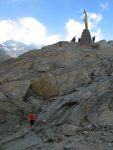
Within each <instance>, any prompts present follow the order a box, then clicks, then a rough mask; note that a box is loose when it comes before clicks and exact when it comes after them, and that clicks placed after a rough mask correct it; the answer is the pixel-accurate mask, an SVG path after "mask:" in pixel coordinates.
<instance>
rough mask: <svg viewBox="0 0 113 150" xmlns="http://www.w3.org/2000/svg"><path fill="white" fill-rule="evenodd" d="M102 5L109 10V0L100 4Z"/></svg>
mask: <svg viewBox="0 0 113 150" xmlns="http://www.w3.org/2000/svg"><path fill="white" fill-rule="evenodd" d="M100 7H101V8H102V9H103V10H107V9H108V7H109V2H108V1H106V2H105V3H101V4H100Z"/></svg>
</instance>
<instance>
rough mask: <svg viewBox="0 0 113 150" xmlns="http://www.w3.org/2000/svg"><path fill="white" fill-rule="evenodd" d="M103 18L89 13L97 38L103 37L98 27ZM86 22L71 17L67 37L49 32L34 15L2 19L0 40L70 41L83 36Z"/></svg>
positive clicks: (93, 31) (31, 42) (92, 31)
mask: <svg viewBox="0 0 113 150" xmlns="http://www.w3.org/2000/svg"><path fill="white" fill-rule="evenodd" d="M101 20H102V15H101V14H96V13H88V23H89V30H90V32H91V35H92V36H96V40H100V39H102V37H103V36H102V31H101V29H100V28H99V27H98V24H99V22H100V21H101ZM84 28H85V27H84V22H78V21H76V20H74V19H69V20H68V21H67V22H66V24H65V32H66V35H65V37H64V36H63V35H62V34H61V33H60V34H59V33H57V34H49V31H48V30H47V27H46V26H45V25H44V24H43V23H41V22H39V21H38V20H36V19H35V18H33V17H23V18H19V19H17V20H10V19H9V20H1V21H0V42H1V43H2V42H4V41H6V40H9V39H13V40H16V41H20V42H23V43H25V44H36V45H39V46H41V45H48V44H53V43H56V42H58V41H61V40H68V41H70V40H71V39H72V37H73V36H75V35H76V37H81V34H82V31H83V29H84Z"/></svg>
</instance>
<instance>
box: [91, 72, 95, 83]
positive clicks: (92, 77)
mask: <svg viewBox="0 0 113 150" xmlns="http://www.w3.org/2000/svg"><path fill="white" fill-rule="evenodd" d="M90 78H91V81H94V80H95V70H93V71H92V72H91V75H90Z"/></svg>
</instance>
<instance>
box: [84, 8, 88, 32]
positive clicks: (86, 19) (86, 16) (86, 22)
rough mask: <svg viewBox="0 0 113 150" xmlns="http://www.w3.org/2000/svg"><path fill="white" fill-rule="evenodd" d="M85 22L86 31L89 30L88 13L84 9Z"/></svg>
mask: <svg viewBox="0 0 113 150" xmlns="http://www.w3.org/2000/svg"><path fill="white" fill-rule="evenodd" d="M84 15H85V17H84V22H85V29H88V15H87V13H86V10H85V9H84Z"/></svg>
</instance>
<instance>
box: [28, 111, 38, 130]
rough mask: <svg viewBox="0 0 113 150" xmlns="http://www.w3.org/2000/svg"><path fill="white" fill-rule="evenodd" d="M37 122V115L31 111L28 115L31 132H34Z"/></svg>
mask: <svg viewBox="0 0 113 150" xmlns="http://www.w3.org/2000/svg"><path fill="white" fill-rule="evenodd" d="M35 121H36V115H35V114H34V113H33V112H32V111H30V112H29V113H28V122H29V124H30V127H31V130H34V124H35Z"/></svg>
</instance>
